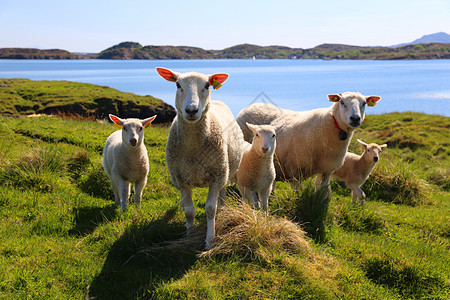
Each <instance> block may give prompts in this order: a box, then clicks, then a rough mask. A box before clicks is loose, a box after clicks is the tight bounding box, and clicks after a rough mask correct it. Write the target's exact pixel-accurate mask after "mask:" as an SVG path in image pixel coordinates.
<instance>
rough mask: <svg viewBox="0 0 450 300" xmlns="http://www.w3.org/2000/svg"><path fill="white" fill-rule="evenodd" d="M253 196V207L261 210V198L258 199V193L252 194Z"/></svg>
mask: <svg viewBox="0 0 450 300" xmlns="http://www.w3.org/2000/svg"><path fill="white" fill-rule="evenodd" d="M251 195H252V196H253V207H254V208H259V199H260V198H261V197H259V198H258V194H257V193H256V192H252V193H251Z"/></svg>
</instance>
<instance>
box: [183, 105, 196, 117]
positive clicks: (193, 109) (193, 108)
mask: <svg viewBox="0 0 450 300" xmlns="http://www.w3.org/2000/svg"><path fill="white" fill-rule="evenodd" d="M184 110H185V111H186V113H187V114H188V115H190V116H193V115H195V114H196V113H198V106H195V105H189V106H187V107H186V108H185V109H184Z"/></svg>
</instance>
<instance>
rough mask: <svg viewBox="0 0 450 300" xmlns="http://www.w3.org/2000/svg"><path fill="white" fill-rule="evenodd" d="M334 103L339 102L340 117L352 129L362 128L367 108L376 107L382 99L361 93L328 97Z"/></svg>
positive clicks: (347, 93)
mask: <svg viewBox="0 0 450 300" xmlns="http://www.w3.org/2000/svg"><path fill="white" fill-rule="evenodd" d="M328 99H329V100H330V101H332V102H339V117H340V119H341V120H342V121H343V122H345V123H346V124H347V125H348V126H349V127H351V128H357V127H359V126H361V124H362V122H363V121H364V118H365V116H366V115H365V111H366V106H367V105H368V106H374V105H375V104H376V103H377V102H378V101H379V100H380V99H381V97H379V96H364V95H362V94H360V93H353V92H346V93H343V94H332V95H328Z"/></svg>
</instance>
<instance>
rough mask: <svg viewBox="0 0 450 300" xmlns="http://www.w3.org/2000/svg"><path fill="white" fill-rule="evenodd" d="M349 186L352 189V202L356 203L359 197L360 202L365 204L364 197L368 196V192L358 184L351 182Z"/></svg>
mask: <svg viewBox="0 0 450 300" xmlns="http://www.w3.org/2000/svg"><path fill="white" fill-rule="evenodd" d="M349 188H350V189H351V190H352V196H353V200H352V203H353V204H354V205H356V198H358V199H359V201H360V204H361V205H364V199H365V198H366V194H364V191H363V190H362V189H361V188H360V187H359V185H357V184H350V185H349Z"/></svg>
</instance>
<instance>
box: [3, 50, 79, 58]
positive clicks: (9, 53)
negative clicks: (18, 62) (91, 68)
mask: <svg viewBox="0 0 450 300" xmlns="http://www.w3.org/2000/svg"><path fill="white" fill-rule="evenodd" d="M0 58H2V59H79V58H84V57H83V56H81V55H78V54H74V53H71V52H69V51H66V50H61V49H48V50H40V49H34V48H0Z"/></svg>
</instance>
